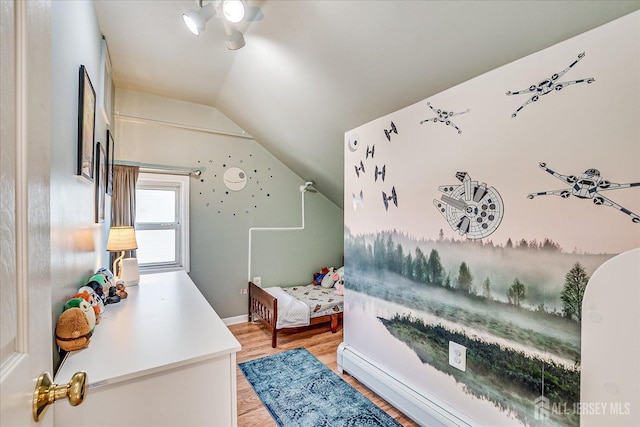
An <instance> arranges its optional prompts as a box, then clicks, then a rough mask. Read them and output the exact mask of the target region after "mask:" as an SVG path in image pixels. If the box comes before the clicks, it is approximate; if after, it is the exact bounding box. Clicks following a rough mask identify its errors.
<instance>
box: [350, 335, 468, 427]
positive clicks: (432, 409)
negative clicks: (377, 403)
mask: <svg viewBox="0 0 640 427" xmlns="http://www.w3.org/2000/svg"><path fill="white" fill-rule="evenodd" d="M338 371H339V372H340V373H344V372H346V373H348V374H349V375H351V376H352V377H354V378H355V379H357V380H358V381H360V382H361V383H362V384H364V385H365V386H367V387H368V388H369V389H370V390H372V391H373V392H375V393H376V394H377V395H378V396H380V397H382V398H383V399H384V400H386V401H387V402H389V403H390V404H391V405H393V406H394V407H395V408H396V409H398V410H399V411H401V412H402V413H403V414H405V415H406V416H407V417H409V418H411V419H412V420H413V421H415V422H416V423H418V424H420V425H421V426H429V427H431V426H433V427H439V426H472V425H474V424H475V423H474V422H473V421H472V420H470V419H468V418H467V417H466V416H464V415H463V414H461V413H459V412H458V411H456V410H455V409H453V408H450V407H447V405H445V404H444V403H442V402H439V401H438V400H437V399H436V398H434V397H433V396H428V394H427V393H425V392H424V391H417V390H416V389H415V388H414V387H412V386H411V384H409V383H407V382H406V381H400V380H399V379H397V378H396V377H394V376H392V375H391V374H390V373H389V372H388V371H386V370H382V369H380V367H378V366H377V365H376V364H375V363H373V362H372V361H371V360H370V359H369V358H367V356H365V355H364V354H362V353H361V352H359V351H358V350H356V349H355V348H353V347H352V346H349V345H348V344H345V343H344V342H343V343H341V344H340V345H339V346H338Z"/></svg>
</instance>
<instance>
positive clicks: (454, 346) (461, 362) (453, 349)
mask: <svg viewBox="0 0 640 427" xmlns="http://www.w3.org/2000/svg"><path fill="white" fill-rule="evenodd" d="M449 365H451V366H453V367H454V368H457V369H460V370H461V371H465V370H466V369H467V347H465V346H463V345H460V344H458V343H455V342H453V341H449Z"/></svg>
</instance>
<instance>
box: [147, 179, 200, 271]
mask: <svg viewBox="0 0 640 427" xmlns="http://www.w3.org/2000/svg"><path fill="white" fill-rule="evenodd" d="M137 189H145V190H167V189H174V190H175V191H176V222H175V223H170V224H148V223H146V224H141V223H138V221H137V220H136V225H135V228H136V230H163V229H165V230H166V229H175V230H176V262H174V263H154V264H140V266H139V268H140V273H158V272H163V271H177V270H185V271H186V272H187V273H188V272H189V270H190V268H191V266H190V256H189V177H188V176H184V175H170V174H164V173H163V174H159V173H150V172H140V174H139V175H138V181H137V182H136V190H137Z"/></svg>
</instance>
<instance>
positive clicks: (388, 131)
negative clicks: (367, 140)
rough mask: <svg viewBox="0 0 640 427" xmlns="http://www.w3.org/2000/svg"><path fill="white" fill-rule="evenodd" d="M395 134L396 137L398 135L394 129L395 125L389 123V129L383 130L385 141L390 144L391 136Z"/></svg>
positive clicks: (396, 129)
mask: <svg viewBox="0 0 640 427" xmlns="http://www.w3.org/2000/svg"><path fill="white" fill-rule="evenodd" d="M392 133H395V134H396V135H397V134H398V128H397V127H396V125H395V123H393V122H391V128H390V129H385V130H384V136H386V137H387V140H388V141H389V142H391V134H392Z"/></svg>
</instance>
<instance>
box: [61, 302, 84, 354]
mask: <svg viewBox="0 0 640 427" xmlns="http://www.w3.org/2000/svg"><path fill="white" fill-rule="evenodd" d="M91 335H92V332H91V326H90V325H89V321H88V320H87V316H85V313H84V312H83V311H82V310H81V309H80V308H77V307H72V308H70V309H68V310H65V311H63V312H62V314H61V315H60V317H59V318H58V322H57V323H56V344H58V346H59V347H60V348H61V349H62V350H65V351H74V350H80V349H82V348H85V347H87V346H88V345H89V341H90V339H91Z"/></svg>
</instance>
